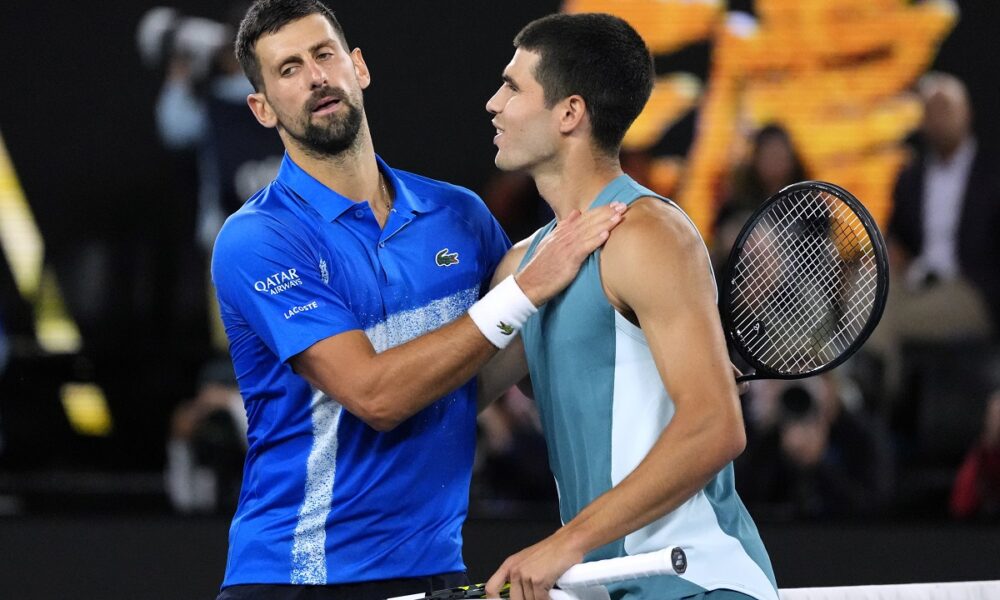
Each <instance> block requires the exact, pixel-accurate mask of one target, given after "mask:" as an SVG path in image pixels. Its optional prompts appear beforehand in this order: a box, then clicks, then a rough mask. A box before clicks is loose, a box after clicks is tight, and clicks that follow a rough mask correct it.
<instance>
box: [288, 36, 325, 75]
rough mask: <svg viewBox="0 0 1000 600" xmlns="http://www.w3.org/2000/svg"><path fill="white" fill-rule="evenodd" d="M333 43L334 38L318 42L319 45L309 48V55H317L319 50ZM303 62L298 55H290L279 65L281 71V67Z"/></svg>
mask: <svg viewBox="0 0 1000 600" xmlns="http://www.w3.org/2000/svg"><path fill="white" fill-rule="evenodd" d="M333 43H334V40H333V39H332V38H327V39H325V40H322V41H320V42H317V43H315V44H313V45H312V46H310V47H309V53H310V54H315V53H316V51H317V50H319V49H320V48H322V47H324V46H330V45H332V44H333ZM301 62H302V58H301V57H300V56H299V55H298V54H297V53H296V54H290V55H288V56H286V57H285V58H284V59H282V61H281V62H279V63H278V68H279V69H280V68H281V67H283V66H285V65H287V64H288V63H301Z"/></svg>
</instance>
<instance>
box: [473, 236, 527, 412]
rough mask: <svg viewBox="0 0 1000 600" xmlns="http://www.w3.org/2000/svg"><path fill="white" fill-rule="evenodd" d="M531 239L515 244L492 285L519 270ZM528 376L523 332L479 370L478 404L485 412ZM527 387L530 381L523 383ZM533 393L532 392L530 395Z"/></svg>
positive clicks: (500, 266)
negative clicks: (492, 403)
mask: <svg viewBox="0 0 1000 600" xmlns="http://www.w3.org/2000/svg"><path fill="white" fill-rule="evenodd" d="M531 240H532V238H528V239H526V240H522V241H520V242H518V243H517V244H515V245H514V247H513V248H511V249H510V250H509V251H507V254H506V256H504V257H503V260H502V261H500V265H499V266H497V270H496V273H495V274H494V275H493V282H492V283H491V284H490V287H491V288H492V287H494V286H496V284H498V283H500V282H501V281H503V280H504V279H505V278H506V277H507V276H509V275H512V274H513V273H515V272H517V267H518V266H519V265H520V264H521V261H522V260H524V255H525V254H526V253H527V252H528V246H529V245H530V244H531ZM527 376H528V360H527V358H526V357H525V355H524V342H523V340H521V335H520V334H518V335H517V338H516V339H515V340H514V341H512V342H511V343H510V345H509V346H507V347H506V348H504V349H503V350H501V351H500V352H497V354H496V355H495V356H494V357H493V358H491V359H490V361H489V362H488V363H486V365H485V366H484V367H483V368H482V370H480V371H479V375H478V377H477V383H478V386H479V389H478V407H479V410H480V411H482V410H483V409H484V408H486V407H487V406H489V404H490V403H491V402H493V401H494V400H496V399H497V398H499V397H500V395H501V394H503V393H504V392H506V391H507V390H508V389H510V387H511V386H512V385H515V384H518V383H520V382H521V381H522V380H525V378H526V377H527ZM524 387H527V384H525V385H524ZM529 395H530V394H529Z"/></svg>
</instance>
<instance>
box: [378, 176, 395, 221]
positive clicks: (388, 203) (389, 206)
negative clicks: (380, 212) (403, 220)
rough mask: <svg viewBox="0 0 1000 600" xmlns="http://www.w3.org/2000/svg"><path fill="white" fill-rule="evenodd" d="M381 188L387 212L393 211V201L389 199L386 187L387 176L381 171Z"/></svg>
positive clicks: (379, 179) (379, 180)
mask: <svg viewBox="0 0 1000 600" xmlns="http://www.w3.org/2000/svg"><path fill="white" fill-rule="evenodd" d="M378 183H379V188H380V189H381V190H382V203H383V204H385V209H386V210H387V211H389V210H392V200H390V198H389V190H388V188H387V187H386V185H385V176H384V175H382V172H381V171H380V172H379V174H378Z"/></svg>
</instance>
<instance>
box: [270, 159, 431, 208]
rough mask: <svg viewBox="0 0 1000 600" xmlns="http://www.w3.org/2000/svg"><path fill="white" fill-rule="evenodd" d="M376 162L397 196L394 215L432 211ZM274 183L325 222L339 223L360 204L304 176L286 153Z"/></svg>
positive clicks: (394, 203) (379, 162) (380, 162)
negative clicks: (292, 193) (336, 221)
mask: <svg viewBox="0 0 1000 600" xmlns="http://www.w3.org/2000/svg"><path fill="white" fill-rule="evenodd" d="M375 161H376V162H377V163H378V166H379V170H381V171H382V173H383V174H384V175H385V176H386V178H387V179H388V181H389V183H390V184H391V185H392V188H393V189H394V190H395V192H396V195H395V200H394V201H393V208H395V209H396V212H401V213H405V212H413V213H421V212H427V211H429V210H431V208H432V205H431V203H429V202H428V201H427V200H425V199H424V198H421V197H420V196H418V195H416V194H414V193H413V192H412V191H410V189H409V188H407V187H406V184H405V183H403V181H402V179H400V177H399V176H398V175H397V174H396V172H395V171H394V170H393V169H392V168H390V167H389V165H387V164H386V163H385V161H384V160H382V157H380V156H379V155H377V154H376V155H375ZM277 180H278V181H279V182H281V183H282V184H284V185H285V186H287V187H288V188H290V189H291V190H292V191H293V192H295V194H296V195H298V196H299V197H300V198H302V200H304V201H305V202H306V203H307V204H309V206H311V207H313V208H314V209H316V211H317V212H319V214H320V215H321V216H322V217H323V218H324V219H325V220H327V221H334V220H336V219H338V218H339V217H340V216H341V215H342V214H344V213H345V212H347V211H348V210H349V209H352V208H355V207H356V206H357V205H358V204H360V203H359V202H355V201H353V200H351V199H350V198H348V197H346V196H342V195H340V194H338V193H337V192H335V191H333V190H331V189H330V188H328V187H326V186H325V185H323V184H322V183H320V182H319V181H318V180H316V178H314V177H313V176H312V175H310V174H309V173H306V172H305V171H304V170H303V169H302V167H300V166H298V165H297V164H295V161H293V160H292V157H290V156H288V153H287V152H286V153H285V158H284V159H283V160H282V161H281V168H280V169H279V170H278V177H277Z"/></svg>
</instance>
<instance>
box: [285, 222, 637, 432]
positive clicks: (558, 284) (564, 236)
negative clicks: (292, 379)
mask: <svg viewBox="0 0 1000 600" xmlns="http://www.w3.org/2000/svg"><path fill="white" fill-rule="evenodd" d="M620 210H621V209H620V208H615V207H602V208H601V210H594V211H588V213H587V214H586V215H580V214H579V213H577V214H575V215H574V216H573V217H572V218H568V219H564V220H563V221H562V222H561V223H560V224H559V226H558V227H556V229H555V230H554V231H553V232H552V234H551V235H549V236H547V237H546V239H545V241H544V242H543V243H542V244H540V246H539V249H538V252H537V253H536V254H535V256H534V257H532V260H531V262H530V263H529V264H528V265H526V266H525V268H524V269H523V270H522V271H521V272H520V273H518V274H517V282H518V285H519V286H520V287H521V289H522V290H523V291H524V293H525V295H527V296H528V298H529V299H530V300H531V301H532V303H533V304H535V305H536V306H540V305H541V304H544V303H545V302H546V301H547V300H548V299H549V298H551V297H552V296H554V295H555V294H556V293H558V292H559V291H560V290H561V289H562V288H564V287H565V286H566V285H569V283H570V282H571V281H572V280H573V278H574V277H575V276H576V272H577V270H578V269H579V267H580V264H581V263H582V262H583V260H584V259H585V258H586V257H587V256H588V255H589V254H590V253H591V252H593V251H594V250H595V249H596V248H597V247H599V246H600V245H601V244H603V243H604V241H605V240H606V239H607V237H608V231H610V229H612V228H613V227H614V226H615V225H617V223H618V222H619V221H620V216H618V215H619V214H620ZM514 264H515V266H516V264H517V263H514ZM496 352H497V349H496V347H494V346H493V345H492V344H491V343H490V342H489V341H488V340H487V339H486V337H484V336H483V334H482V333H481V332H480V331H479V328H478V327H477V326H476V324H475V323H474V322H473V321H472V319H471V318H470V317H469V316H468V315H467V314H466V315H463V316H462V317H459V318H458V319H456V320H455V321H453V322H452V323H449V324H448V325H445V326H444V327H441V328H440V329H437V330H435V331H432V332H430V333H428V334H426V335H423V336H420V337H418V338H416V339H414V340H411V341H409V342H407V343H405V344H401V345H399V346H396V347H395V348H391V349H389V350H386V351H385V352H382V353H377V352H375V349H374V347H373V346H372V345H371V342H370V341H369V340H368V337H367V336H366V335H365V334H364V332H361V331H357V330H355V331H347V332H344V333H341V334H338V335H335V336H332V337H329V338H326V339H324V340H321V341H319V342H317V343H315V344H313V345H312V346H310V347H309V348H307V349H306V350H304V351H303V352H301V353H299V354H297V355H296V356H294V357H293V358H292V359H291V363H292V367H293V368H294V369H295V371H296V372H297V373H299V374H300V375H302V376H303V377H305V378H306V380H308V381H309V383H310V384H312V385H313V386H314V387H316V388H319V389H321V390H323V391H324V392H325V393H326V394H328V395H329V396H330V397H332V398H335V399H336V400H337V401H338V402H340V403H341V404H342V405H343V406H344V408H346V409H347V410H348V411H350V412H351V413H352V414H354V415H355V416H357V417H358V418H360V419H361V420H363V421H365V422H366V423H367V424H369V425H370V426H372V427H373V428H375V429H378V430H380V431H387V430H390V429H392V428H394V427H395V426H397V425H398V424H400V423H401V422H403V421H404V420H406V419H407V418H409V417H410V416H412V415H413V414H415V413H417V412H418V411H420V410H421V409H423V408H424V407H426V406H428V405H430V404H431V403H433V402H434V401H436V400H437V399H438V398H440V397H441V396H443V395H444V394H446V393H447V392H449V391H451V390H453V389H455V388H457V387H459V386H460V385H462V384H463V383H465V382H466V381H468V380H469V379H470V378H471V377H472V376H473V375H474V374H475V373H476V372H477V371H478V370H479V369H480V368H481V367H482V366H483V365H484V364H485V363H486V362H487V361H488V360H489V359H490V357H492V356H493V355H494V354H496Z"/></svg>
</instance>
